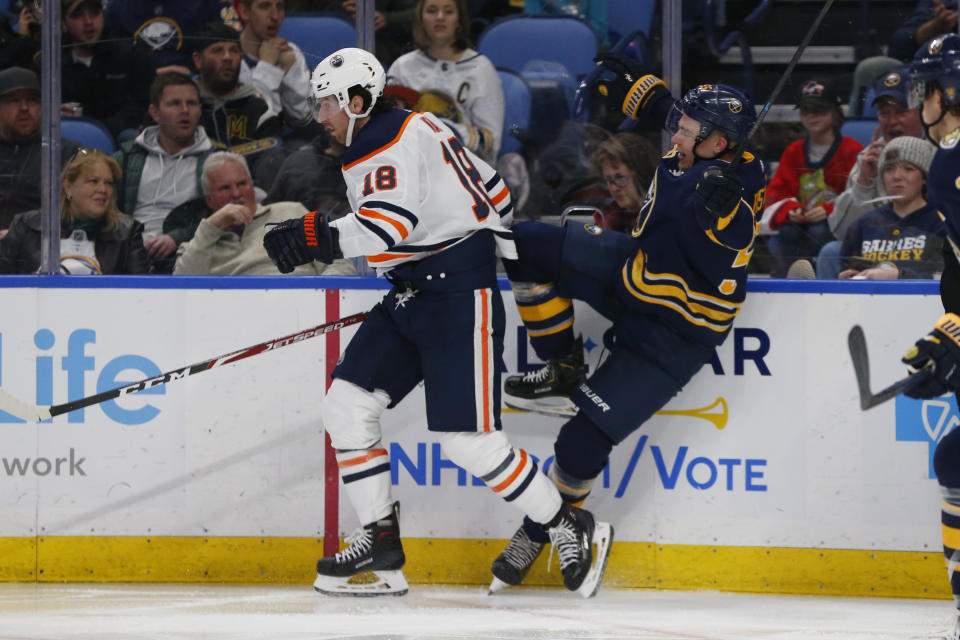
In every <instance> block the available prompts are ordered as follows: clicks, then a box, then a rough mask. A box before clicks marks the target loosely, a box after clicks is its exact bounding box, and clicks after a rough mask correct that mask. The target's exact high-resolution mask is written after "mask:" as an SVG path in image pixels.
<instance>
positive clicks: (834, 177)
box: [765, 136, 863, 229]
mask: <svg viewBox="0 0 960 640" xmlns="http://www.w3.org/2000/svg"><path fill="white" fill-rule="evenodd" d="M862 150H863V145H861V144H860V143H859V142H857V141H856V140H854V139H853V138H848V137H846V136H841V137H840V138H838V140H837V141H836V142H835V143H834V145H833V147H832V148H831V149H830V150H829V151H827V154H826V155H825V156H824V157H823V159H822V160H820V162H817V163H811V162H808V160H807V139H806V138H804V139H803V140H797V141H796V142H793V143H791V144H790V146H788V147H787V148H786V150H785V151H784V152H783V155H782V156H781V157H780V165H779V166H778V167H777V171H776V173H774V174H773V178H771V179H770V183H769V184H768V185H767V194H766V195H767V197H766V201H767V209H768V210H771V211H772V215H769V216H765V217H768V218H769V220H770V227H771V228H772V229H776V228H777V227H779V226H781V225H783V224H788V223H789V218H788V217H787V214H788V213H789V211H790V210H792V209H794V208H795V207H803V208H804V209H812V208H813V207H816V206H818V205H819V206H823V208H824V209H826V210H827V213H828V214H830V213H832V212H833V201H834V200H835V199H836V197H837V196H838V195H839V194H841V193H843V190H844V189H846V187H847V176H848V175H849V174H850V170H851V169H852V168H853V166H854V165H855V164H856V163H857V154H859V153H860V151H862Z"/></svg>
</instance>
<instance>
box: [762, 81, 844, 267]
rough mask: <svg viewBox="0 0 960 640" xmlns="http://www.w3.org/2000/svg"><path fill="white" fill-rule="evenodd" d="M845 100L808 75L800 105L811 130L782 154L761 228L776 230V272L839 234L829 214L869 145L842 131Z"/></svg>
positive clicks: (806, 126)
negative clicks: (829, 220) (832, 229)
mask: <svg viewBox="0 0 960 640" xmlns="http://www.w3.org/2000/svg"><path fill="white" fill-rule="evenodd" d="M842 103H843V98H842V97H841V96H840V94H839V92H837V90H836V88H835V87H834V86H832V85H830V84H828V83H826V82H823V81H820V80H816V79H814V80H808V81H807V82H805V83H804V84H803V87H802V88H801V90H800V95H799V96H798V99H797V103H796V106H797V109H799V110H800V123H801V124H802V125H803V128H804V130H805V131H806V134H807V135H806V137H804V138H803V139H802V140H797V141H795V142H793V143H791V144H790V145H789V146H788V147H787V148H786V150H784V152H783V155H782V156H781V157H780V164H779V165H778V166H777V171H776V173H775V174H774V175H773V178H772V179H771V180H770V184H769V185H768V186H767V193H766V197H767V207H766V209H764V212H763V219H762V220H761V229H763V228H766V229H768V230H770V231H775V232H776V235H773V236H771V237H770V240H769V242H768V246H769V248H770V253H771V255H772V257H773V260H774V264H775V267H774V276H776V277H780V278H782V277H784V276H785V275H787V270H788V267H790V266H792V264H793V263H794V261H796V260H798V259H807V258H811V257H815V256H816V255H817V253H818V252H819V251H820V248H821V247H822V246H823V245H824V244H826V243H827V242H829V241H830V240H832V239H833V238H834V236H833V234H832V233H831V232H830V228H829V226H828V224H827V218H828V217H829V216H830V215H831V214H832V213H833V206H834V201H835V200H836V198H837V195H838V194H840V193H841V192H842V191H843V190H844V187H845V185H846V184H847V176H848V175H849V173H850V170H851V169H852V168H853V165H854V164H855V163H856V158H857V154H858V153H860V151H861V150H862V149H863V145H861V144H860V143H859V142H857V141H856V140H854V139H853V138H848V137H846V136H842V135H840V128H841V127H842V126H843V111H842V109H841V104H842ZM809 275H810V276H812V275H813V274H812V273H810V274H809Z"/></svg>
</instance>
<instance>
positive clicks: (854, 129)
mask: <svg viewBox="0 0 960 640" xmlns="http://www.w3.org/2000/svg"><path fill="white" fill-rule="evenodd" d="M876 128H877V121H876V119H875V118H861V119H858V120H847V121H846V122H844V123H843V127H842V128H841V129H840V134H841V135H845V136H847V137H849V138H853V139H854V140H856V141H857V142H859V143H860V144H862V145H863V146H867V145H869V144H870V141H871V139H873V132H874V130H875V129H876Z"/></svg>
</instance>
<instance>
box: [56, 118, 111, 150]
mask: <svg viewBox="0 0 960 640" xmlns="http://www.w3.org/2000/svg"><path fill="white" fill-rule="evenodd" d="M60 135H61V136H62V137H64V138H69V139H70V140H73V141H75V142H78V143H80V144H81V145H82V146H84V147H87V148H88V149H98V150H100V151H103V152H104V153H113V152H114V151H115V150H116V148H117V145H116V144H115V143H114V141H113V136H112V135H111V134H110V132H109V131H108V130H107V128H106V127H105V126H103V125H102V124H100V122H98V121H97V120H93V119H92V118H61V120H60Z"/></svg>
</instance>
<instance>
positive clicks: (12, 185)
mask: <svg viewBox="0 0 960 640" xmlns="http://www.w3.org/2000/svg"><path fill="white" fill-rule="evenodd" d="M79 147H80V145H78V144H77V143H76V142H74V141H73V140H67V139H66V138H63V139H62V140H61V141H60V163H61V164H60V166H61V167H62V166H63V165H65V164H67V162H68V161H69V160H70V158H72V157H73V154H75V153H76V152H77V149H78V148H79ZM59 173H60V171H59V169H58V170H57V174H58V175H59ZM39 208H40V139H39V138H37V139H36V140H31V141H30V142H19V143H18V142H10V141H7V140H4V139H2V138H0V229H6V228H7V227H9V226H10V221H11V220H13V216H15V215H16V214H18V213H21V212H23V211H30V210H31V209H39Z"/></svg>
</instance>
